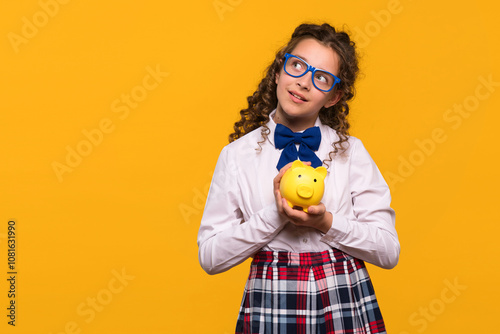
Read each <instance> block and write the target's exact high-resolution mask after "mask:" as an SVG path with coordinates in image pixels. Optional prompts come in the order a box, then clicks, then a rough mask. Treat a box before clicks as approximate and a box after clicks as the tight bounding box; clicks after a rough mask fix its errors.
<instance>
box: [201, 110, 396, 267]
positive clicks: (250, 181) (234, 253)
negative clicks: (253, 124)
mask: <svg viewBox="0 0 500 334" xmlns="http://www.w3.org/2000/svg"><path fill="white" fill-rule="evenodd" d="M271 116H272V115H271ZM316 125H317V126H319V127H320V130H321V135H322V138H321V144H320V147H319V149H318V151H317V152H316V154H317V155H318V157H319V158H320V159H321V160H322V161H324V160H328V154H329V152H330V151H331V150H332V143H333V142H335V141H336V140H337V138H338V137H337V134H336V132H335V131H334V130H333V129H332V128H330V127H328V126H326V125H323V124H321V122H320V120H319V118H318V119H317V120H316ZM267 126H268V127H269V129H270V130H271V132H270V134H269V135H268V137H267V139H266V141H264V142H262V143H261V144H260V148H259V142H261V141H262V136H261V129H260V128H259V129H256V130H254V131H252V132H250V133H248V134H247V135H245V136H243V137H241V138H239V139H238V140H236V141H234V142H232V143H230V144H229V145H227V146H226V147H224V148H223V149H222V152H221V154H220V156H219V159H218V161H217V165H216V167H215V171H214V175H213V179H212V184H211V186H210V191H209V193H208V198H207V202H206V206H205V210H204V212H203V217H202V220H201V225H200V229H199V232H198V246H199V259H200V264H201V266H202V267H203V269H204V270H205V271H206V272H207V273H209V274H217V273H221V272H224V271H226V270H228V269H230V268H232V267H234V266H236V265H238V264H240V263H241V262H243V261H245V260H246V259H248V258H249V257H251V256H253V255H254V254H255V253H256V252H258V251H259V250H261V249H262V250H273V251H289V252H320V251H324V250H327V249H329V248H331V247H333V248H336V249H339V250H341V251H343V252H345V253H347V254H350V255H352V256H354V257H356V258H358V259H360V260H364V261H366V262H369V263H372V264H374V265H377V266H379V267H382V268H386V269H390V268H393V267H394V266H395V265H396V264H397V262H398V259H399V251H400V245H399V240H398V235H397V233H396V229H395V214H394V210H393V209H391V207H390V202H391V195H390V192H389V187H388V186H387V183H386V182H385V180H384V179H383V177H382V175H381V173H380V171H379V170H378V168H377V166H376V165H375V162H374V161H373V160H372V158H371V157H370V155H369V154H368V152H367V151H366V149H365V147H364V146H363V144H362V143H361V141H360V140H359V139H357V138H354V137H350V138H349V141H348V143H349V147H348V149H347V151H346V152H345V153H346V154H345V155H344V156H338V157H335V158H334V159H333V160H332V161H330V162H327V163H328V164H329V166H328V167H327V166H325V167H327V168H328V175H327V176H326V178H325V193H324V196H323V199H322V202H323V203H324V205H325V207H326V210H327V211H329V212H331V213H332V214H333V222H332V227H331V229H330V230H329V231H328V232H327V233H326V234H324V233H322V232H320V231H319V230H316V229H314V228H310V227H298V226H296V225H294V224H292V223H289V222H288V221H287V220H286V219H285V218H284V217H282V216H281V215H280V214H279V213H278V211H277V208H276V203H275V199H274V193H273V179H274V177H275V176H276V175H277V174H278V170H277V169H276V164H277V163H278V160H279V158H280V155H281V150H279V149H276V148H275V147H274V129H275V127H276V124H275V123H274V121H273V120H272V117H271V118H270V121H269V122H268V124H267Z"/></svg>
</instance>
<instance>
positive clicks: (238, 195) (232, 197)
mask: <svg viewBox="0 0 500 334" xmlns="http://www.w3.org/2000/svg"><path fill="white" fill-rule="evenodd" d="M235 151H237V150H234V149H233V150H229V149H227V147H225V148H224V149H223V150H222V152H221V154H220V156H219V159H218V161H217V165H216V167H215V171H214V176H213V179H212V184H211V186H210V190H209V193H208V197H207V203H206V205H205V210H204V212H203V217H202V220H201V226H200V229H199V232H198V247H199V260H200V264H201V266H202V268H203V269H204V270H205V271H206V272H207V273H209V274H217V273H221V272H224V271H226V270H228V269H230V268H232V267H234V266H236V265H238V264H239V263H241V262H243V261H245V260H246V259H247V258H249V257H251V256H253V255H254V254H255V253H256V252H257V251H258V250H259V249H261V248H262V247H264V246H265V245H266V244H267V243H269V241H271V240H272V239H273V238H274V237H275V236H276V235H277V234H278V233H279V231H280V230H281V229H282V228H283V226H284V225H285V224H286V222H285V221H284V220H283V218H281V216H280V215H279V214H278V211H277V209H276V205H275V204H274V203H269V204H268V205H266V206H264V207H263V208H261V209H260V210H258V211H256V212H255V213H251V214H250V215H249V216H248V217H245V216H246V215H245V214H244V213H243V212H242V208H243V205H244V204H243V203H242V201H243V200H245V199H246V200H248V201H250V202H251V201H259V200H260V198H255V196H254V198H249V196H248V193H252V191H251V190H250V189H249V188H250V187H249V186H248V184H246V183H245V182H243V181H242V180H244V179H245V177H244V176H243V175H240V173H241V170H242V169H245V167H247V168H248V166H245V165H244V164H242V162H241V161H237V162H235V161H234V157H233V156H232V155H231V152H235ZM233 155H234V154H233ZM250 168H252V167H250ZM271 180H272V179H271ZM265 181H266V182H268V181H269V180H267V179H266V180H265ZM253 182H254V183H255V182H259V180H254V181H253ZM261 182H262V181H261ZM250 204H251V203H250Z"/></svg>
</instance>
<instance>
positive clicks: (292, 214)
mask: <svg viewBox="0 0 500 334" xmlns="http://www.w3.org/2000/svg"><path fill="white" fill-rule="evenodd" d="M304 163H305V164H306V165H311V163H310V162H304ZM291 166H292V163H289V164H287V165H286V166H284V167H283V168H282V169H281V170H280V172H279V173H278V175H277V176H276V177H275V178H274V198H275V200H276V208H277V209H278V212H279V213H280V214H281V215H282V216H284V217H286V218H287V219H289V220H290V221H291V222H292V224H295V225H297V226H308V227H313V228H315V229H318V230H320V231H321V232H323V233H327V232H328V230H329V229H330V228H331V227H332V221H333V215H332V214H331V213H330V212H328V211H326V207H325V205H324V204H323V203H319V204H318V205H311V206H310V207H308V208H307V211H308V213H306V212H304V211H302V210H296V209H293V208H291V207H290V206H289V205H288V203H287V201H286V199H284V198H283V197H282V196H281V192H280V182H281V178H282V177H283V175H284V174H285V172H286V171H287V170H288V169H289V168H290V167H291Z"/></svg>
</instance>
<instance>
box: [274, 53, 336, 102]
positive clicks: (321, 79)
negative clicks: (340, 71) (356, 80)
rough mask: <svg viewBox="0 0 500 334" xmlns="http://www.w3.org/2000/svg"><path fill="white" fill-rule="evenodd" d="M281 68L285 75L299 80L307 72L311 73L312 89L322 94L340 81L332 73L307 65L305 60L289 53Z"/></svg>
mask: <svg viewBox="0 0 500 334" xmlns="http://www.w3.org/2000/svg"><path fill="white" fill-rule="evenodd" d="M283 68H284V70H285V72H286V74H288V75H289V76H292V77H294V78H300V77H301V76H304V75H305V74H306V73H307V72H309V71H311V72H312V83H313V85H314V87H316V88H317V89H319V90H320V91H322V92H329V91H331V90H332V89H333V87H335V85H336V84H338V83H339V82H340V79H339V78H337V77H336V76H335V75H333V74H332V73H330V72H327V71H325V70H320V69H317V68H316V67H313V66H311V65H309V64H308V63H307V62H306V61H305V60H303V59H300V58H299V57H297V56H294V55H291V54H289V53H286V54H285V65H284V66H283Z"/></svg>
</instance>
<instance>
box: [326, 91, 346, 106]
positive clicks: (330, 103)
mask: <svg viewBox="0 0 500 334" xmlns="http://www.w3.org/2000/svg"><path fill="white" fill-rule="evenodd" d="M343 94H344V92H342V91H340V90H338V91H336V92H335V94H333V96H332V97H331V98H330V99H329V100H328V101H326V103H325V105H324V107H325V108H330V107H331V106H334V105H335V104H337V102H339V100H340V98H341V97H342V95H343Z"/></svg>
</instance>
